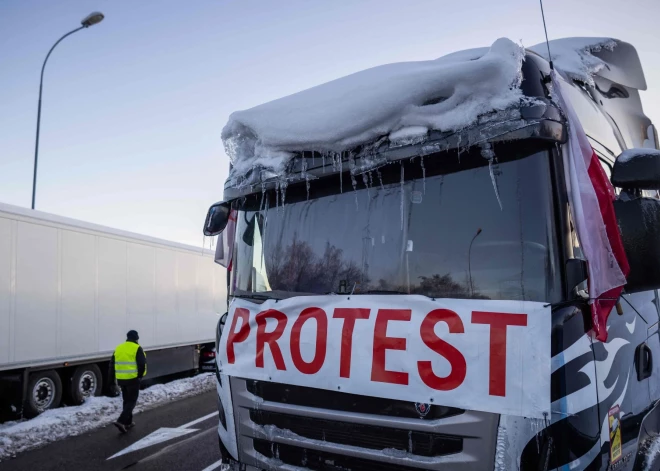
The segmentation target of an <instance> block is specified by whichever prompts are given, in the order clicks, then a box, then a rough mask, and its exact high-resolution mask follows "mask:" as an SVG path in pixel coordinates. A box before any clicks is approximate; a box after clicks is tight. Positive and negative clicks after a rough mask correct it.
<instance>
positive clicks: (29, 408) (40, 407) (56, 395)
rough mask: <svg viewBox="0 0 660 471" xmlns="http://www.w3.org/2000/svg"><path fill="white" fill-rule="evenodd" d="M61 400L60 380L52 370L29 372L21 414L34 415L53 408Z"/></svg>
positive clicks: (29, 416)
mask: <svg viewBox="0 0 660 471" xmlns="http://www.w3.org/2000/svg"><path fill="white" fill-rule="evenodd" d="M61 400H62V380H61V379H60V375H58V374H57V372H56V371H54V370H44V371H35V372H34V373H30V377H29V379H28V385H27V397H25V405H24V406H23V415H25V416H26V417H28V418H32V417H36V416H37V415H39V414H41V413H42V412H43V411H45V410H47V409H55V408H56V407H58V406H59V405H60V401H61Z"/></svg>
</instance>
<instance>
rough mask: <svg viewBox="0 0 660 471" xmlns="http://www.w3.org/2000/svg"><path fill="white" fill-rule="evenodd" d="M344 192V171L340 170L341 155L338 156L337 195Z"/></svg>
mask: <svg viewBox="0 0 660 471" xmlns="http://www.w3.org/2000/svg"><path fill="white" fill-rule="evenodd" d="M343 192H344V170H343V169H342V158H341V153H340V154H339V193H343Z"/></svg>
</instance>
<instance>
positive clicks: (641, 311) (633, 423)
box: [593, 159, 660, 469]
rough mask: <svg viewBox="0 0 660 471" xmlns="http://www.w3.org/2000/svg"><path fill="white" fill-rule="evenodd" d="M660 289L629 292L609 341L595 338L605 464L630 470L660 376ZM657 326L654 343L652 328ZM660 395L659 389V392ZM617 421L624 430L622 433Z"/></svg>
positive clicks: (611, 323) (611, 324) (610, 324)
mask: <svg viewBox="0 0 660 471" xmlns="http://www.w3.org/2000/svg"><path fill="white" fill-rule="evenodd" d="M601 164H602V166H603V169H604V170H605V172H606V173H607V175H608V176H611V167H610V165H609V163H608V162H606V161H604V160H603V159H601ZM656 298H657V293H656V292H655V291H645V292H642V293H635V294H624V295H623V296H622V297H621V300H620V308H614V309H613V310H612V312H611V313H610V316H609V318H608V321H607V333H608V338H607V342H605V343H603V342H599V341H594V344H593V348H594V354H595V357H596V378H597V383H598V401H599V414H600V418H601V445H602V452H603V455H604V456H603V457H602V458H603V463H610V464H614V463H617V462H619V461H621V460H623V461H624V463H622V464H621V465H620V468H619V469H629V468H630V467H632V465H633V463H634V461H635V455H636V453H637V439H638V436H639V429H640V426H641V421H642V419H643V418H644V416H645V415H646V414H647V413H648V411H649V406H650V404H651V392H650V388H651V387H654V388H657V386H655V385H653V386H651V384H652V383H654V382H656V381H657V379H658V378H660V370H658V372H656V373H655V376H654V375H653V368H652V365H653V363H658V361H655V362H654V361H653V356H654V349H655V350H658V351H657V352H656V354H655V358H656V359H657V360H659V361H660V343H659V342H658V335H657V324H658V309H657V305H656ZM654 325H655V326H656V327H655V328H656V335H655V336H651V337H653V339H654V341H653V342H649V340H650V339H651V337H650V336H649V333H650V332H651V330H650V328H651V327H652V326H654ZM657 394H660V390H659V391H657ZM617 425H618V427H619V431H618V432H617Z"/></svg>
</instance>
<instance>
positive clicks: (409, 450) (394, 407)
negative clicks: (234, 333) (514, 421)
mask: <svg viewBox="0 0 660 471" xmlns="http://www.w3.org/2000/svg"><path fill="white" fill-rule="evenodd" d="M230 384H231V394H232V399H233V404H234V417H235V418H236V432H237V435H238V436H237V438H238V450H239V459H240V461H241V462H243V463H245V464H248V465H251V466H254V467H256V468H258V469H266V470H277V469H291V467H292V466H297V467H302V468H306V469H310V470H318V471H335V470H336V471H340V470H341V471H372V470H373V471H376V470H382V471H390V470H392V471H394V470H399V471H419V470H421V469H427V470H456V471H468V470H479V471H483V470H488V469H492V466H493V460H494V453H495V438H496V436H497V422H498V419H499V416H498V415H497V414H488V413H483V412H474V411H464V410H462V409H457V408H452V407H444V406H438V405H433V406H431V408H430V410H429V411H428V414H426V415H425V416H424V417H421V414H419V413H418V412H417V410H416V408H415V404H414V403H412V402H406V401H397V400H389V399H382V398H375V397H368V396H360V395H356V394H348V393H341V392H337V391H327V390H322V389H316V388H308V387H300V386H292V385H285V384H278V383H272V382H262V381H254V380H244V379H239V378H231V379H230Z"/></svg>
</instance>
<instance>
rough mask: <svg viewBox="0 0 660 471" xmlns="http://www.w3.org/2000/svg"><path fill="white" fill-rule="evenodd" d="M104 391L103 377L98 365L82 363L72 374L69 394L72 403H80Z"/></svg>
mask: <svg viewBox="0 0 660 471" xmlns="http://www.w3.org/2000/svg"><path fill="white" fill-rule="evenodd" d="M102 391H103V377H102V376H101V370H100V369H99V367H98V366H96V365H93V364H92V365H80V366H79V367H78V368H76V370H75V371H74V372H73V375H72V376H71V384H70V385H69V391H68V393H69V394H68V396H69V399H70V400H71V403H72V404H74V405H79V404H82V403H83V402H85V399H87V398H88V397H92V396H100V395H101V392H102Z"/></svg>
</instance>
